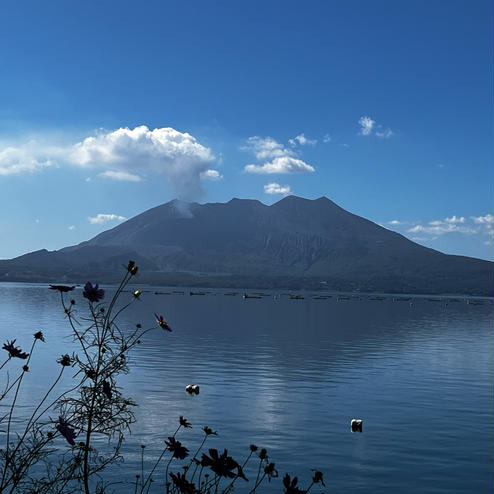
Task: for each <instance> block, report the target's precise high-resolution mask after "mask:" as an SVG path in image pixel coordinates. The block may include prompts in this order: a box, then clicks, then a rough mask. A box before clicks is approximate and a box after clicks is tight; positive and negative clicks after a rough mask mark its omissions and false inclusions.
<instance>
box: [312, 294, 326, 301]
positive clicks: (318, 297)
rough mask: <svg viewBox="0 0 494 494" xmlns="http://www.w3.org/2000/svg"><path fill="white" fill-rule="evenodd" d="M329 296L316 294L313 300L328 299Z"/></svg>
mask: <svg viewBox="0 0 494 494" xmlns="http://www.w3.org/2000/svg"><path fill="white" fill-rule="evenodd" d="M328 298H329V297H328V296H327V295H314V296H313V297H312V299H313V300H327V299H328Z"/></svg>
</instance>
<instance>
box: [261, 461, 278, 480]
mask: <svg viewBox="0 0 494 494" xmlns="http://www.w3.org/2000/svg"><path fill="white" fill-rule="evenodd" d="M264 473H265V474H266V475H267V476H268V481H269V482H271V479H274V478H276V477H278V470H276V468H275V464H274V463H273V462H271V463H269V464H268V465H267V466H266V467H264Z"/></svg>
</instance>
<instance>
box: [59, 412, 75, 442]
mask: <svg viewBox="0 0 494 494" xmlns="http://www.w3.org/2000/svg"><path fill="white" fill-rule="evenodd" d="M57 431H58V432H60V434H62V436H63V437H65V439H67V442H68V443H69V444H70V445H71V446H74V445H75V441H74V439H75V438H76V437H77V434H76V433H75V430H74V428H73V427H72V425H70V423H69V422H67V421H66V420H64V419H63V418H62V417H58V424H57Z"/></svg>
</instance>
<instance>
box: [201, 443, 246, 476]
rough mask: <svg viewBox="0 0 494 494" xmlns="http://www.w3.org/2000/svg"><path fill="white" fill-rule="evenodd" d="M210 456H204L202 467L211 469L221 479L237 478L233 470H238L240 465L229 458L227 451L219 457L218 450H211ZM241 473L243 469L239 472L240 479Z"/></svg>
mask: <svg viewBox="0 0 494 494" xmlns="http://www.w3.org/2000/svg"><path fill="white" fill-rule="evenodd" d="M209 455H210V456H207V455H206V454H205V453H203V454H202V458H201V465H202V466H203V467H209V468H211V470H212V471H213V472H214V473H215V474H216V475H218V476H219V477H229V478H231V479H232V478H234V477H236V476H237V475H236V474H235V473H234V472H233V470H235V469H237V470H238V467H239V464H238V463H237V462H236V461H235V460H234V459H233V458H232V457H231V456H228V450H226V449H225V450H224V451H223V453H221V455H218V450H217V449H214V448H211V449H210V450H209ZM240 473H241V469H240V470H239V475H238V476H239V477H240ZM242 475H243V473H242Z"/></svg>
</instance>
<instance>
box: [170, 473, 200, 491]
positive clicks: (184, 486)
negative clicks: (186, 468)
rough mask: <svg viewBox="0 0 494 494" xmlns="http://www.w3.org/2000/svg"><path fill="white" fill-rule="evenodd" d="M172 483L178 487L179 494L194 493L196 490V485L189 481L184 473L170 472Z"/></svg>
mask: <svg viewBox="0 0 494 494" xmlns="http://www.w3.org/2000/svg"><path fill="white" fill-rule="evenodd" d="M170 477H171V478H172V481H173V485H174V486H175V487H176V488H177V489H178V492H180V493H181V494H195V493H196V492H197V490H196V486H195V485H194V484H193V483H192V482H189V481H188V480H187V478H186V476H185V473H182V474H180V473H177V474H176V475H175V474H173V473H170Z"/></svg>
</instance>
